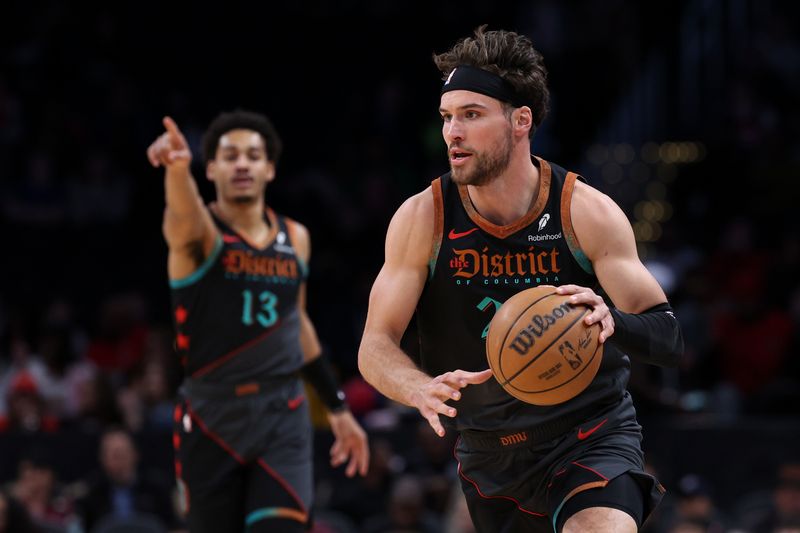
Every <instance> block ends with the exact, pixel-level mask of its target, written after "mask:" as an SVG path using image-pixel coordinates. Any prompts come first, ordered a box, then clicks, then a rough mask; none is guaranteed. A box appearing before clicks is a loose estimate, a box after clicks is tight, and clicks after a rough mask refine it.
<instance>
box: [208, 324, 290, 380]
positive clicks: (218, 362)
mask: <svg viewBox="0 0 800 533" xmlns="http://www.w3.org/2000/svg"><path fill="white" fill-rule="evenodd" d="M280 325H281V320H280V319H278V321H277V322H275V324H273V326H272V327H271V328H270V329H268V330H267V331H265V332H264V333H262V334H261V335H259V336H258V337H256V338H255V339H252V340H250V341H248V342H246V343H244V344H242V345H241V346H239V347H238V348H236V349H234V350H232V351H230V352H228V353H227V354H225V355H223V356H222V357H220V358H219V359H215V360H214V361H211V362H210V363H208V364H207V365H206V366H204V367H202V368H200V369H199V370H197V371H195V373H194V374H192V377H193V378H197V377H200V376H204V375H206V374H208V373H209V372H211V371H212V370H214V369H215V368H218V367H219V366H221V365H223V364H224V363H226V362H227V361H230V360H231V359H232V358H234V357H235V356H236V355H238V354H239V353H240V352H241V351H242V350H246V349H247V348H250V347H251V346H253V345H256V344H258V343H259V342H261V341H263V340H264V339H266V338H267V337H269V336H270V335H272V333H274V332H275V331H276V330H277V329H278V326H280Z"/></svg>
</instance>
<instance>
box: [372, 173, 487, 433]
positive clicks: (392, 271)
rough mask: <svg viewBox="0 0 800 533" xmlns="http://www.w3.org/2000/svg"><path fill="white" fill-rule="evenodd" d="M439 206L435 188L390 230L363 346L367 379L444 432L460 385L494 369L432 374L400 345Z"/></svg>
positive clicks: (409, 204)
mask: <svg viewBox="0 0 800 533" xmlns="http://www.w3.org/2000/svg"><path fill="white" fill-rule="evenodd" d="M433 223H434V205H433V195H432V194H431V191H430V189H428V190H426V191H424V192H422V193H420V194H418V195H416V196H412V197H411V198H409V199H408V200H406V202H405V203H404V204H403V205H402V206H400V208H399V209H398V210H397V212H396V213H395V215H394V217H393V218H392V221H391V223H390V224H389V230H388V232H387V234H386V252H385V253H386V259H385V262H384V265H383V267H382V268H381V271H380V273H379V274H378V277H377V278H376V280H375V283H374V284H373V286H372V292H371V293H370V297H369V312H368V313H367V321H366V324H365V327H364V335H363V337H362V339H361V347H360V348H359V351H358V367H359V369H360V371H361V374H362V375H363V376H364V378H365V379H366V380H367V381H368V382H369V383H370V384H372V386H374V387H375V388H376V389H377V390H378V391H380V392H381V393H382V394H383V395H385V396H387V397H389V398H391V399H393V400H395V401H397V402H400V403H403V404H405V405H409V406H413V407H416V408H417V409H418V410H419V411H420V414H422V416H423V417H425V418H426V419H427V420H428V423H429V424H430V425H431V427H432V428H433V429H434V431H435V432H436V433H437V434H438V435H439V436H443V435H444V428H443V426H442V425H441V422H440V420H439V415H440V414H441V415H445V416H449V417H454V416H455V415H456V410H455V408H453V407H450V406H449V405H446V404H445V403H444V402H445V401H447V400H449V399H453V400H458V399H459V398H460V397H461V393H460V392H459V389H461V388H463V387H465V386H467V385H468V384H473V383H482V382H484V381H486V380H487V379H489V377H490V376H491V371H490V370H486V371H483V372H466V371H464V370H454V371H452V372H448V373H446V374H442V375H440V376H436V377H433V378H432V377H431V376H429V375H427V374H426V373H424V372H423V371H421V370H420V369H419V368H417V366H416V365H415V364H414V362H413V361H412V360H411V359H410V358H409V357H408V355H406V354H405V353H404V352H403V351H402V350H401V349H400V341H401V339H402V337H403V333H404V332H405V330H406V327H408V323H409V321H410V320H411V317H412V316H413V314H414V309H415V308H416V305H417V302H418V300H419V297H420V295H421V294H422V289H423V288H424V286H425V280H426V278H427V276H428V260H429V258H430V252H431V246H432V244H433V242H432V241H433Z"/></svg>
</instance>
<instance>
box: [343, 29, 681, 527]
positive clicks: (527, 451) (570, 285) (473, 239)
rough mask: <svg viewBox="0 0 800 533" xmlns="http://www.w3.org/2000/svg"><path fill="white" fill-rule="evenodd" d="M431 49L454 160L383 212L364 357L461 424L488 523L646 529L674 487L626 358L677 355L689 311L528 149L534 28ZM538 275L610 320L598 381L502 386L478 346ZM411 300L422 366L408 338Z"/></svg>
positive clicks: (569, 184)
mask: <svg viewBox="0 0 800 533" xmlns="http://www.w3.org/2000/svg"><path fill="white" fill-rule="evenodd" d="M434 61H435V63H436V65H437V67H438V68H439V69H440V70H441V72H442V74H443V79H444V85H443V87H442V91H441V100H440V108H439V112H440V114H441V117H442V122H443V123H442V135H443V137H444V141H445V143H446V145H447V150H448V154H449V161H450V172H448V173H447V174H445V175H443V176H441V177H440V178H437V179H435V180H433V182H432V184H431V186H430V187H429V188H427V189H426V190H425V191H423V192H421V193H419V194H417V195H415V196H412V197H411V198H409V199H408V200H406V202H405V203H403V205H402V206H401V207H400V208H399V209H398V210H397V212H396V213H395V215H394V217H393V219H392V221H391V223H390V225H389V229H388V232H387V236H386V252H385V253H386V258H385V263H384V265H383V268H382V269H381V271H380V273H379V274H378V277H377V279H376V280H375V283H374V285H373V288H372V293H371V295H370V303H369V313H368V316H367V322H366V326H365V331H364V336H363V338H362V342H361V347H360V350H359V368H360V370H361V372H362V374H363V375H364V377H365V378H366V379H367V381H369V382H370V383H371V384H372V385H374V386H375V387H376V388H377V389H378V390H379V391H381V392H382V393H383V394H385V395H386V396H388V397H389V398H392V399H394V400H396V401H398V402H401V403H403V404H406V405H409V406H413V407H415V408H417V409H418V410H419V412H420V413H421V415H422V416H423V417H425V418H426V419H427V420H428V422H429V423H430V425H431V427H432V428H433V430H434V431H435V432H436V433H437V434H438V435H440V436H442V435H444V432H445V427H447V428H448V429H452V430H455V431H457V432H458V433H459V435H460V439H459V441H458V444H457V447H456V457H457V459H458V461H459V474H460V478H461V485H462V489H463V490H464V493H465V495H466V498H467V501H468V505H469V510H470V515H471V517H472V520H473V522H474V523H475V525H476V527H477V529H478V531H482V532H498V531H508V532H511V531H513V532H520V531H525V532H527V531H543V532H544V531H550V532H552V531H554V530H555V531H569V532H589V531H591V532H594V531H604V532H605V531H608V532H612V531H613V532H615V533H619V532H628V531H635V530H636V529H637V527H639V526H641V524H642V522H643V521H644V520H645V519H646V518H647V516H648V514H649V513H650V511H651V510H652V509H653V508H654V506H655V505H656V504H657V503H658V501H659V500H660V498H661V495H662V493H663V491H664V489H663V488H662V486H661V485H660V484H659V483H658V481H657V480H656V479H655V478H653V477H651V476H650V475H648V474H646V473H645V472H644V464H643V454H642V449H641V446H640V441H641V439H642V433H641V427H640V426H639V424H638V423H637V421H636V413H635V410H634V407H633V403H632V400H631V397H630V394H629V393H628V392H627V390H626V385H627V382H628V377H629V369H630V359H629V357H637V358H641V359H643V360H644V361H647V362H650V363H654V364H658V365H675V364H676V362H677V360H678V358H679V356H680V354H681V352H682V349H683V340H682V336H681V332H680V328H679V325H678V322H677V320H676V319H675V317H674V316H673V314H672V312H671V311H670V306H669V304H668V303H667V298H666V296H665V294H664V292H663V291H662V289H661V287H660V286H659V285H658V283H657V282H656V280H655V279H654V278H653V276H651V275H650V273H649V272H648V271H647V269H646V268H645V267H644V266H643V265H642V263H641V262H640V260H639V258H638V256H637V252H636V243H635V240H634V236H633V231H632V229H631V226H630V224H629V222H628V220H627V218H626V217H625V215H624V213H623V212H622V210H621V209H620V208H619V207H618V206H617V205H616V204H615V203H614V202H613V201H612V200H611V199H610V198H608V197H607V196H605V195H604V194H602V193H600V192H599V191H597V190H595V189H594V188H592V187H590V186H589V185H587V184H586V183H584V181H582V180H581V179H579V177H578V176H576V174H574V173H572V172H567V171H566V170H564V169H563V168H561V167H559V166H558V165H555V164H553V163H550V162H548V161H546V160H544V159H542V158H540V157H536V156H532V155H531V150H530V140H531V138H532V136H533V134H534V132H535V131H536V128H537V127H538V126H539V125H540V124H541V122H542V120H543V119H544V117H545V115H546V112H547V104H548V89H547V85H546V77H547V74H546V70H545V67H544V65H543V59H542V56H541V54H540V53H539V52H538V51H536V50H535V49H534V48H533V46H532V43H531V41H530V40H529V39H528V38H527V37H525V36H523V35H519V34H516V33H514V32H510V31H502V30H501V31H485V27H480V28H478V29H477V30H476V31H475V34H474V36H471V37H468V38H465V39H462V40H460V41H459V42H458V43H457V44H456V45H455V46H454V47H453V48H451V49H450V50H449V51H447V52H445V53H442V54H438V55H435V56H434ZM540 284H550V285H557V286H559V289H558V292H559V293H561V294H567V295H571V296H570V301H571V302H573V303H576V304H579V303H580V304H586V305H588V306H590V307H591V308H592V312H591V313H590V314H589V315H588V316H587V317H586V323H587V324H592V323H600V324H601V325H602V331H601V334H600V340H601V342H603V341H606V340H609V341H610V342H606V343H605V349H604V356H603V362H602V365H601V367H600V370H599V372H598V374H597V377H596V378H595V380H594V381H593V383H592V384H590V386H589V387H588V388H587V389H586V390H585V391H584V392H583V393H582V394H580V395H578V396H577V397H575V398H573V399H572V400H569V401H567V402H565V403H562V404H559V405H553V406H547V407H542V406H535V405H531V404H527V403H523V402H521V401H519V400H516V399H515V398H513V397H512V396H510V395H509V394H507V393H506V392H505V391H504V390H503V389H502V388H501V387H500V385H499V384H498V383H497V381H496V380H495V379H492V376H491V370H489V369H487V366H488V364H487V360H486V355H485V335H486V329H487V325H488V323H489V321H490V320H491V318H492V316H493V314H494V312H495V311H496V309H497V308H498V307H499V306H500V305H501V303H502V302H504V301H505V300H506V299H508V298H509V297H511V296H512V295H513V294H515V293H517V292H518V291H520V290H522V289H525V288H528V287H533V286H537V285H540ZM602 293H605V295H607V297H608V299H609V303H606V300H605V299H604V298H603V297H602V296H601V294H602ZM612 302H613V304H612ZM609 305H612V306H613V307H612V308H611V309H609ZM415 311H416V314H417V327H418V331H419V335H420V361H419V367H418V366H417V364H415V362H414V361H412V360H411V359H410V358H409V357H408V356H407V355H406V354H405V353H403V352H402V351H401V349H400V347H399V346H400V339H401V337H402V335H403V332H404V331H405V329H406V327H407V325H408V323H409V320H410V319H411V317H412V315H413V314H414V313H415ZM612 334H613V337H612ZM512 435H513V436H515V437H516V438H514V439H507V438H502V437H508V436H512ZM509 443H511V444H509Z"/></svg>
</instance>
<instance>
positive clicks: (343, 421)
mask: <svg viewBox="0 0 800 533" xmlns="http://www.w3.org/2000/svg"><path fill="white" fill-rule="evenodd" d="M328 422H330V424H331V431H332V432H333V436H334V437H335V438H336V440H335V441H334V443H333V446H331V466H332V467H334V468H336V467H337V466H339V465H342V464H344V463H345V462H347V461H348V459H349V460H350V463H349V464H348V465H347V468H346V469H345V474H347V477H353V476H354V475H356V472H358V473H359V474H361V475H362V476H365V475H367V468H368V467H369V444H368V442H367V434H366V433H365V432H364V430H363V429H362V428H361V426H360V425H359V424H358V422H357V421H356V419H355V418H354V417H353V414H352V413H351V412H350V411H347V410H345V411H340V412H338V413H328Z"/></svg>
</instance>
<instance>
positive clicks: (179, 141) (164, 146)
mask: <svg viewBox="0 0 800 533" xmlns="http://www.w3.org/2000/svg"><path fill="white" fill-rule="evenodd" d="M162 122H163V124H164V129H166V130H167V131H165V132H164V133H162V134H161V135H159V136H158V138H157V139H156V140H155V141H153V143H152V144H151V145H150V146H149V147H148V148H147V159H148V160H149V161H150V164H151V165H153V166H154V167H159V166H164V167H173V166H180V167H181V168H188V167H189V165H190V164H191V162H192V152H191V150H190V149H189V143H188V142H186V137H184V136H183V133H181V130H180V129H179V128H178V125H177V124H176V123H175V121H174V120H172V119H171V118H170V117H164V119H163V121H162Z"/></svg>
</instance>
